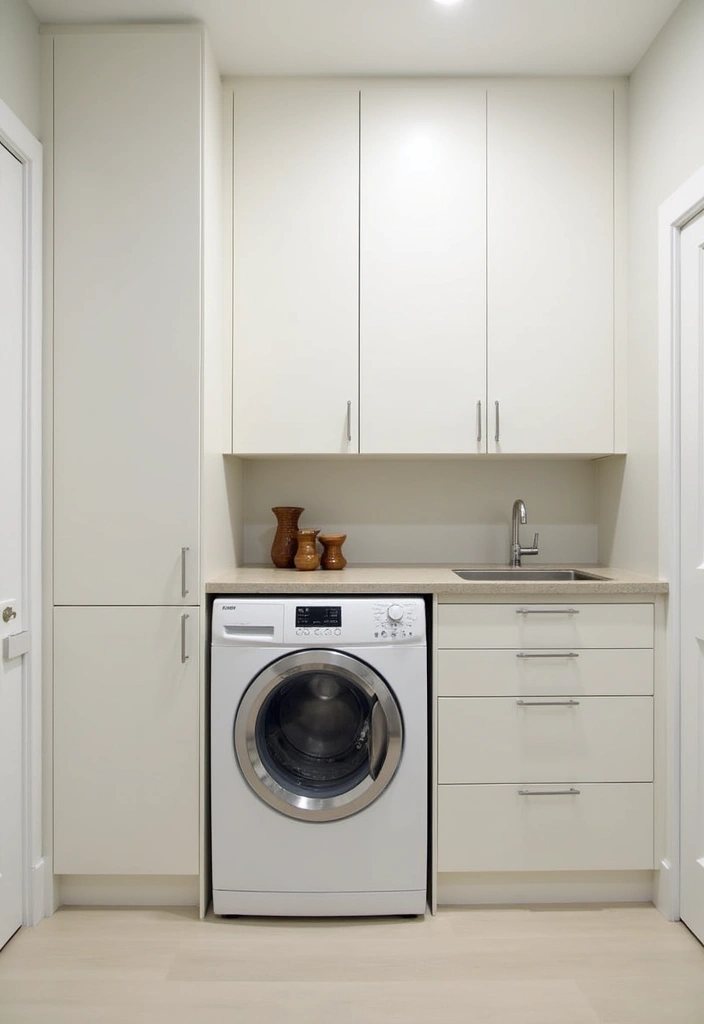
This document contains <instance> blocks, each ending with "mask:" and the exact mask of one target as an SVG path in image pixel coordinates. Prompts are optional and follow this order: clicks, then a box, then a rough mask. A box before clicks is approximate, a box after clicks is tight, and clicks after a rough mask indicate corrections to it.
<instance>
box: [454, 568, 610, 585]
mask: <svg viewBox="0 0 704 1024" xmlns="http://www.w3.org/2000/svg"><path fill="white" fill-rule="evenodd" d="M452 571H453V572H454V573H455V575H456V576H459V577H460V579H463V580H485V581H487V582H491V581H492V580H511V581H512V582H514V583H520V582H522V581H526V582H529V583H532V582H540V581H541V580H543V581H546V582H550V581H552V580H605V579H606V578H607V577H606V576H597V575H596V573H593V572H585V571H584V570H583V569H518V568H517V569H511V568H506V569H453V570H452Z"/></svg>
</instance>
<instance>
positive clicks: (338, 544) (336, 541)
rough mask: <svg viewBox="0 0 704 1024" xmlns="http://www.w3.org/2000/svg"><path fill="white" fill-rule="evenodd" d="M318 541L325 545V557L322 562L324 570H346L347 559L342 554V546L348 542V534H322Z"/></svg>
mask: <svg viewBox="0 0 704 1024" xmlns="http://www.w3.org/2000/svg"><path fill="white" fill-rule="evenodd" d="M318 540H319V541H320V543H321V544H322V545H323V557H322V559H321V562H320V564H321V565H322V567H323V569H344V568H345V566H346V565H347V559H346V558H345V556H344V555H343V554H342V545H343V544H344V543H345V541H346V540H347V534H346V533H325V534H322V533H321V535H320V537H319V538H318Z"/></svg>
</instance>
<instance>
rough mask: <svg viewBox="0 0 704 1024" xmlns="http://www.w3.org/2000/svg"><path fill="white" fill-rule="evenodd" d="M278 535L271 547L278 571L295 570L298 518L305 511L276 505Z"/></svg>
mask: <svg viewBox="0 0 704 1024" xmlns="http://www.w3.org/2000/svg"><path fill="white" fill-rule="evenodd" d="M271 511H272V512H273V513H274V515H275V516H276V533H275V534H274V543H273V544H272V545H271V560H272V562H273V563H274V565H275V566H276V568H277V569H293V560H294V558H295V556H296V549H297V547H298V518H299V516H300V514H301V512H305V509H303V508H299V507H298V506H297V505H276V506H275V507H274V508H272V510H271Z"/></svg>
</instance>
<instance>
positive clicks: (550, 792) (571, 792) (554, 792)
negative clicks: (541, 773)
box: [518, 786, 581, 796]
mask: <svg viewBox="0 0 704 1024" xmlns="http://www.w3.org/2000/svg"><path fill="white" fill-rule="evenodd" d="M580 792H581V790H579V789H574V787H572V786H570V788H569V789H519V790H518V795H519V796H579V794H580Z"/></svg>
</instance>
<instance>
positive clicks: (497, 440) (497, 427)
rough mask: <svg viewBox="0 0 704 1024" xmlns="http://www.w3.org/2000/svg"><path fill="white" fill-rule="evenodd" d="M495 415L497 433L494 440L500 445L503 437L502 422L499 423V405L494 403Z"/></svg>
mask: <svg viewBox="0 0 704 1024" xmlns="http://www.w3.org/2000/svg"><path fill="white" fill-rule="evenodd" d="M494 415H495V416H496V433H495V434H494V440H495V441H496V443H497V444H498V443H499V438H500V437H501V430H500V422H499V403H498V402H494Z"/></svg>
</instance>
